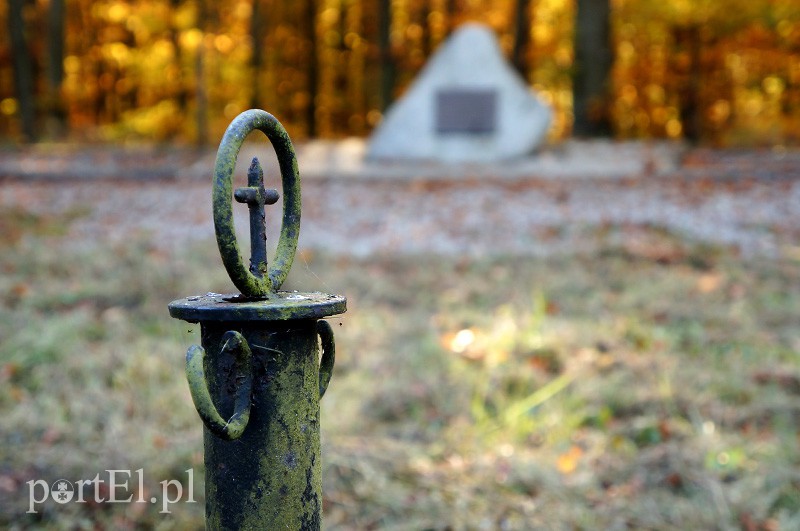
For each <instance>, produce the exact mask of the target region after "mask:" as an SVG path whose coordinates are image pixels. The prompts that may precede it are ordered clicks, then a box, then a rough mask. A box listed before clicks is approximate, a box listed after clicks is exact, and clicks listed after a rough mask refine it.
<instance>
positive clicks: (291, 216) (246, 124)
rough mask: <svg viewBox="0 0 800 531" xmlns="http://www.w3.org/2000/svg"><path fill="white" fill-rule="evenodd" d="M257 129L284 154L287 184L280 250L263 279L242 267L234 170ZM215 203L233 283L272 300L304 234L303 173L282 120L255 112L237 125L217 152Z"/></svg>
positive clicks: (283, 171)
mask: <svg viewBox="0 0 800 531" xmlns="http://www.w3.org/2000/svg"><path fill="white" fill-rule="evenodd" d="M255 129H258V130H259V131H261V132H263V133H264V134H265V135H267V138H269V140H270V142H272V146H273V148H274V149H275V154H276V155H277V156H278V164H279V166H280V170H281V183H282V186H283V220H282V223H281V234H280V239H279V240H278V248H277V251H276V256H275V258H274V260H273V261H272V264H271V265H270V266H269V268H268V270H267V274H266V275H265V276H262V277H259V276H256V275H254V274H253V273H252V272H251V271H250V270H248V268H246V267H245V266H244V264H242V259H241V256H240V254H239V245H238V243H237V241H236V231H235V229H234V224H233V208H232V206H231V197H232V195H233V191H232V190H233V170H234V168H235V167H236V159H237V157H238V156H239V149H240V148H241V147H242V143H243V142H244V139H245V137H247V135H248V134H250V133H251V132H252V131H253V130H255ZM212 203H213V206H214V230H215V231H216V234H217V246H218V247H219V252H220V255H221V256H222V263H223V264H224V265H225V269H226V270H227V271H228V275H229V276H230V277H231V280H232V281H233V284H234V285H235V286H236V287H237V288H239V291H241V292H242V294H243V295H246V296H248V297H266V296H268V295H269V294H270V293H274V292H276V291H278V288H280V287H281V284H283V281H284V280H286V275H288V274H289V269H290V268H291V267H292V262H293V261H294V253H295V251H296V249H297V238H298V237H299V235H300V173H299V171H298V169H297V158H296V157H295V153H294V147H293V146H292V141H291V139H290V138H289V135H288V133H286V130H285V129H284V128H283V126H282V125H281V123H280V122H279V121H278V120H277V118H275V117H274V116H272V115H271V114H269V113H268V112H266V111H262V110H260V109H251V110H249V111H245V112H243V113H241V114H240V115H239V116H237V117H236V118H235V119H234V120H233V122H231V124H230V125H229V126H228V129H227V130H226V131H225V135H224V136H223V137H222V142H220V145H219V149H218V150H217V159H216V162H215V163H214V182H213V191H212ZM257 269H258V268H257Z"/></svg>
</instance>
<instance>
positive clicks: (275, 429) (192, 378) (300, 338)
mask: <svg viewBox="0 0 800 531" xmlns="http://www.w3.org/2000/svg"><path fill="white" fill-rule="evenodd" d="M255 129H258V130H260V131H262V132H263V133H264V134H266V135H267V137H268V138H269V140H270V141H271V143H272V145H273V147H274V149H275V153H276V154H277V156H278V163H279V165H280V171H281V180H282V188H283V220H282V224H281V231H280V239H279V241H278V248H277V251H276V257H275V260H274V261H273V262H272V264H268V263H267V252H266V231H265V223H264V219H265V215H264V205H266V204H272V203H275V202H276V201H277V200H278V197H279V195H278V192H277V191H276V190H266V189H265V188H264V182H263V171H262V169H261V166H260V165H259V163H258V160H257V159H254V160H253V163H252V164H251V166H250V170H249V171H248V183H247V187H244V188H239V189H237V190H235V192H234V191H233V169H234V167H235V165H236V159H237V157H238V155H239V149H240V148H241V145H242V142H243V141H244V139H245V137H246V136H247V135H248V134H249V133H251V132H252V131H253V130H255ZM232 198H235V199H236V200H237V201H238V202H240V203H247V204H248V206H249V209H250V240H251V248H252V251H251V258H250V267H249V268H245V267H244V265H243V264H242V260H241V256H240V254H239V246H238V244H237V241H236V234H235V232H234V226H233V209H232V206H231V201H232ZM212 203H213V208H214V227H215V231H216V234H217V244H218V246H219V250H220V254H221V256H222V261H223V264H224V265H225V268H226V269H227V271H228V274H229V275H230V277H231V280H232V281H233V283H234V285H235V286H236V287H237V288H239V290H240V291H241V293H237V294H230V295H221V294H217V293H207V294H206V295H197V296H192V297H187V298H185V299H180V300H176V301H173V302H171V303H170V304H169V312H170V315H171V316H172V317H175V318H178V319H183V320H184V321H189V322H193V323H200V326H201V343H202V346H197V345H193V346H191V347H190V348H189V350H188V352H187V353H186V377H187V379H188V381H189V389H190V391H191V394H192V399H193V400H194V404H195V407H196V408H197V412H198V413H199V415H200V418H201V419H202V420H203V424H204V428H203V432H204V434H203V442H204V449H205V468H206V524H207V527H208V528H209V529H215V530H216V529H303V530H305V529H319V528H320V526H321V515H322V477H321V463H320V428H319V415H320V408H319V403H320V402H319V401H320V398H322V396H323V395H324V394H325V389H326V388H327V386H328V382H329V381H330V378H331V374H332V372H333V364H334V341H333V331H332V330H331V327H330V325H328V323H327V322H326V321H324V320H321V319H322V318H323V317H327V316H331V315H337V314H340V313H343V312H344V311H345V310H346V300H345V298H344V297H342V296H339V295H329V294H325V293H319V292H314V293H298V292H287V291H280V287H281V284H282V283H283V281H284V280H285V279H286V275H287V274H288V273H289V268H290V267H291V264H292V261H293V259H294V253H295V249H296V248H297V238H298V236H299V233H300V176H299V173H298V169H297V160H296V158H295V154H294V148H293V147H292V142H291V140H290V139H289V136H288V135H287V134H286V131H285V130H284V128H283V126H281V124H280V122H278V120H276V119H275V118H274V117H273V116H272V115H270V114H269V113H266V112H264V111H261V110H250V111H246V112H244V113H242V114H240V115H239V116H238V117H237V118H236V119H234V121H233V122H232V123H231V124H230V126H229V127H228V130H227V131H226V132H225V135H224V137H223V139H222V142H221V143H220V146H219V150H218V151H217V160H216V164H215V168H214V179H213V193H212ZM320 357H321V359H320Z"/></svg>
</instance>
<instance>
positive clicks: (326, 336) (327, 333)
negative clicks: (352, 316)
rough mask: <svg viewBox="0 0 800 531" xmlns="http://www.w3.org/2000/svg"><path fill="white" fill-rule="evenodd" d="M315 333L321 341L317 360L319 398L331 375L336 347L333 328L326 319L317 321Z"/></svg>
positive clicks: (323, 393)
mask: <svg viewBox="0 0 800 531" xmlns="http://www.w3.org/2000/svg"><path fill="white" fill-rule="evenodd" d="M317 335H319V339H320V342H321V343H322V356H321V358H322V359H321V360H320V362H319V397H320V399H321V398H322V397H323V396H324V395H325V391H327V390H328V384H329V383H331V376H333V364H334V362H335V361H336V348H335V345H334V343H333V328H331V325H329V324H328V321H322V320H320V321H317Z"/></svg>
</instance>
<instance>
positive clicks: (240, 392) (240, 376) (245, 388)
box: [186, 330, 253, 441]
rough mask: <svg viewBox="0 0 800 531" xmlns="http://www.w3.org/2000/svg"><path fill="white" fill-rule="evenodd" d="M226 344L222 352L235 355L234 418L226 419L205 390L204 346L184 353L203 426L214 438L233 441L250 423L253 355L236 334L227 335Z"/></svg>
mask: <svg viewBox="0 0 800 531" xmlns="http://www.w3.org/2000/svg"><path fill="white" fill-rule="evenodd" d="M222 339H223V340H224V341H225V343H224V344H223V346H222V349H221V350H220V352H221V353H224V352H226V351H233V353H234V355H235V356H236V397H235V399H234V404H233V415H231V417H230V418H229V419H228V420H225V419H224V418H222V415H220V414H219V411H218V410H217V408H216V406H215V405H214V401H213V400H212V399H211V394H210V393H209V391H208V382H207V381H206V373H205V368H204V367H203V362H204V358H205V355H206V351H205V349H204V348H203V347H200V346H198V345H192V346H191V347H189V350H188V351H187V352H186V379H187V381H188V382H189V391H190V392H191V394H192V402H194V407H195V409H196V410H197V413H198V414H199V415H200V418H201V419H203V424H205V425H206V427H207V428H208V429H209V430H210V431H211V432H212V433H213V434H214V435H216V436H217V437H220V438H222V439H225V440H228V441H232V440H234V439H238V438H239V437H241V436H242V433H244V429H245V428H246V427H247V423H248V421H249V420H250V395H251V393H252V389H253V368H252V362H251V359H252V353H251V351H250V345H248V344H247V340H246V339H245V338H244V337H243V336H242V335H241V334H240V333H239V332H236V331H233V330H232V331H229V332H226V333H225V335H223V336H222Z"/></svg>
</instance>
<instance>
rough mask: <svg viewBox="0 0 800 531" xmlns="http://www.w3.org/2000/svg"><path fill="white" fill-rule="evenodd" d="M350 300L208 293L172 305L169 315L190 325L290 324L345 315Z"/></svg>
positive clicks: (316, 295) (305, 295)
mask: <svg viewBox="0 0 800 531" xmlns="http://www.w3.org/2000/svg"><path fill="white" fill-rule="evenodd" d="M346 310H347V299H345V298H344V297H342V296H341V295H330V294H328V293H320V292H318V291H317V292H313V293H300V292H297V291H279V292H277V293H275V294H273V296H272V297H270V298H269V299H254V298H250V297H245V296H243V295H239V294H227V295H223V294H221V293H206V294H205V295H195V296H192V297H186V298H185V299H178V300H175V301H172V302H171V303H170V304H169V314H170V315H171V316H172V317H175V318H177V319H183V320H184V321H188V322H190V323H197V322H200V321H288V320H290V319H321V318H323V317H328V316H330V315H337V314H340V313H344V312H345V311H346Z"/></svg>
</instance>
